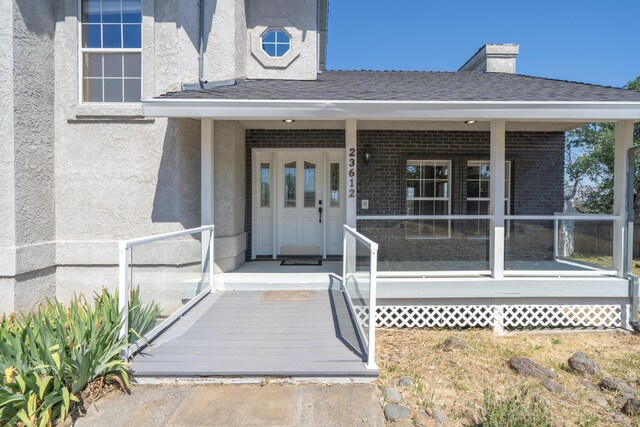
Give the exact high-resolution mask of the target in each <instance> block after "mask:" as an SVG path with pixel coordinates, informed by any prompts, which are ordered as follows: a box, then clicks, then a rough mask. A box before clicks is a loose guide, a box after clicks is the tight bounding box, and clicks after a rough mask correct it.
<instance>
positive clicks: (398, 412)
mask: <svg viewBox="0 0 640 427" xmlns="http://www.w3.org/2000/svg"><path fill="white" fill-rule="evenodd" d="M410 415H411V411H410V410H409V408H407V407H406V406H402V405H398V404H396V403H387V404H386V405H384V416H385V418H386V419H387V420H388V421H390V422H395V421H401V420H406V419H407V418H409V416H410Z"/></svg>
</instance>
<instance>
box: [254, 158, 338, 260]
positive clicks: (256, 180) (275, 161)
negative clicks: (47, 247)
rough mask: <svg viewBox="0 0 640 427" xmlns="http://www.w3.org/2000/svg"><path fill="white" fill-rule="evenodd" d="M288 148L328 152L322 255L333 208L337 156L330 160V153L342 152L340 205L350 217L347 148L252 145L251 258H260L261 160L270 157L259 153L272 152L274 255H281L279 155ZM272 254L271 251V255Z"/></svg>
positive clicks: (323, 161) (325, 162) (323, 166)
mask: <svg viewBox="0 0 640 427" xmlns="http://www.w3.org/2000/svg"><path fill="white" fill-rule="evenodd" d="M286 152H300V153H303V152H313V153H318V152H321V153H324V155H323V156H322V165H321V167H322V168H323V171H324V178H323V179H324V183H323V194H322V195H321V196H322V199H321V200H324V201H325V205H326V206H325V210H326V211H327V212H326V213H325V214H324V215H323V218H324V219H323V221H322V231H321V233H322V239H321V240H322V243H321V247H320V255H321V257H322V258H323V259H326V258H327V222H328V221H327V220H326V219H328V214H329V212H328V208H329V200H330V198H329V192H330V191H331V190H330V188H329V187H330V185H328V184H329V177H330V170H329V169H330V166H329V165H330V163H332V162H333V160H330V159H329V158H328V157H329V153H333V154H338V155H339V156H338V158H339V159H340V160H339V162H340V165H341V168H340V190H341V191H340V198H341V200H340V206H341V207H342V212H343V217H344V218H345V220H346V209H347V206H346V205H347V203H346V194H345V188H343V185H344V183H343V181H344V176H345V175H344V174H345V173H346V167H345V163H344V158H345V149H344V148H252V149H251V176H250V180H251V259H256V256H257V246H258V242H257V230H258V228H257V227H258V223H257V221H258V203H259V200H260V197H259V196H260V179H259V178H260V171H259V168H260V163H261V162H265V161H267V160H266V159H261V160H260V161H259V160H258V153H271V156H269V157H268V161H269V163H270V164H271V174H270V177H269V182H270V188H271V191H270V194H269V201H270V204H271V209H272V211H271V246H272V250H271V256H272V258H273V259H277V258H278V244H279V241H278V239H279V229H278V227H279V225H280V224H279V223H280V221H278V213H279V210H280V209H279V206H278V204H277V200H278V194H279V193H278V192H279V191H281V189H280V188H278V186H277V183H278V172H279V170H278V162H279V161H280V159H279V155H278V154H279V153H286ZM267 256H268V255H267Z"/></svg>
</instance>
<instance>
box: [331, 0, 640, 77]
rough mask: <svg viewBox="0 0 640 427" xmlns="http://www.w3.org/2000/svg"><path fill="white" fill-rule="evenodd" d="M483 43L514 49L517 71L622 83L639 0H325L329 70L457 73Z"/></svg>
mask: <svg viewBox="0 0 640 427" xmlns="http://www.w3.org/2000/svg"><path fill="white" fill-rule="evenodd" d="M634 21H635V22H634ZM485 43H518V44H520V55H519V56H518V59H517V72H518V73H519V74H527V75H533V76H539V77H548V78H554V79H562V80H572V81H580V82H585V83H593V84H600V85H608V86H624V85H625V84H627V82H629V81H630V80H633V79H635V78H636V77H638V76H640V50H639V49H638V48H639V47H640V0H598V1H596V0H555V1H551V0H448V1H446V0H386V1H384V0H330V2H329V39H328V51H327V69H330V70H429V71H457V70H458V68H460V66H462V64H464V63H465V62H466V61H467V59H469V58H470V57H471V56H472V55H473V54H474V53H475V52H476V51H477V50H478V49H479V48H480V47H481V46H482V45H484V44H485Z"/></svg>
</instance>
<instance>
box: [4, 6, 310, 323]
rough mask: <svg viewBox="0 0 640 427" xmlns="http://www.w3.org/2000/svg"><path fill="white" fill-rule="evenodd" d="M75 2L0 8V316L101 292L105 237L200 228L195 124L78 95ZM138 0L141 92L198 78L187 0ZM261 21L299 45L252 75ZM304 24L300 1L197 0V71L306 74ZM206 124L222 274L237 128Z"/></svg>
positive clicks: (232, 264)
mask: <svg viewBox="0 0 640 427" xmlns="http://www.w3.org/2000/svg"><path fill="white" fill-rule="evenodd" d="M78 1H79V0H51V1H36V0H14V1H13V2H2V3H1V5H0V7H1V8H2V9H0V23H1V24H2V25H1V28H0V70H1V71H2V74H1V75H2V79H0V97H1V98H2V99H3V100H6V102H2V103H1V104H0V109H1V113H2V117H7V118H9V120H3V121H2V123H0V154H1V156H0V178H1V179H2V182H3V183H9V185H7V186H2V188H0V215H2V217H3V219H6V220H5V221H2V222H0V296H2V304H3V305H2V306H0V310H2V311H6V310H12V309H14V308H28V307H29V306H31V305H32V304H33V303H34V302H35V301H36V300H37V299H38V298H37V297H40V298H41V297H44V296H50V295H52V293H53V290H54V288H55V291H56V294H57V295H58V296H60V297H62V298H64V299H67V298H68V297H69V296H70V295H71V293H72V292H76V291H83V292H85V293H91V292H92V291H93V290H96V289H99V288H100V287H101V286H109V287H113V286H114V285H115V283H114V280H115V277H116V276H115V269H116V264H117V241H118V240H120V239H126V238H132V237H136V236H144V235H150V234H157V233H162V232H166V231H173V230H177V229H183V228H190V227H194V226H197V225H199V224H200V126H199V122H198V121H195V120H187V119H184V120H167V119H149V118H144V117H143V112H142V109H141V106H140V105H139V104H128V105H117V104H110V105H96V104H94V105H91V104H81V103H80V102H79V99H80V93H79V86H80V85H79V78H80V77H79V76H78V61H79V52H78V44H79V34H78V10H79V8H78ZM8 3H9V4H8ZM142 4H143V29H142V37H143V42H142V44H143V52H142V58H143V85H142V86H143V97H153V96H157V95H159V94H162V93H165V92H167V91H171V90H180V89H181V87H182V86H183V85H193V84H194V83H197V79H198V2H196V1H194V2H165V1H159V0H142ZM245 5H246V6H245ZM245 7H246V10H245ZM283 11H285V12H283ZM273 17H275V18H278V17H281V18H285V19H287V20H289V21H290V22H291V23H292V24H293V25H295V27H296V28H297V29H299V30H300V31H301V34H302V36H301V37H300V39H299V42H300V47H301V48H304V49H303V50H304V52H301V53H300V56H299V57H298V58H297V59H296V60H295V61H293V62H292V63H291V65H290V66H288V67H285V68H278V69H268V70H266V71H265V70H264V69H262V68H261V66H259V64H257V63H256V62H255V61H254V60H253V59H252V56H251V54H250V53H249V45H250V43H249V38H250V33H251V28H249V27H252V28H255V26H257V25H266V24H268V22H267V21H269V20H270V19H271V18H273ZM248 24H249V25H248ZM315 25H316V2H315V1H313V0H304V1H300V2H291V1H283V0H269V1H259V2H258V1H250V2H245V1H244V0H211V1H206V9H205V29H204V35H205V58H204V78H205V79H206V80H208V81H210V82H215V81H223V80H229V79H235V78H242V77H244V76H247V75H249V74H251V75H253V76H254V77H261V78H265V77H271V78H276V77H279V76H280V77H283V78H301V79H308V78H315V76H316V69H317V64H316V56H317V55H316V40H315ZM252 61H253V62H252ZM249 63H251V65H250V64H249ZM250 67H251V69H252V70H253V71H252V72H248V71H247V70H248V68H250ZM261 70H262V71H261ZM54 94H55V96H54ZM215 129H216V131H215V140H216V146H215V147H216V148H215V156H216V164H215V180H216V184H215V191H216V198H217V200H218V201H217V203H216V206H215V217H216V223H217V224H216V225H217V228H216V235H217V243H216V262H217V267H218V269H219V270H221V271H227V270H229V269H234V268H236V267H237V266H238V265H240V264H241V263H242V262H243V261H244V250H245V247H246V235H245V221H244V209H245V188H246V183H245V180H244V179H245V169H244V167H245V145H244V129H243V128H242V126H241V125H240V124H239V123H235V122H217V123H216V128H215ZM13 300H16V302H15V304H14V301H13Z"/></svg>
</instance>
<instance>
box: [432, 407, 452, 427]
mask: <svg viewBox="0 0 640 427" xmlns="http://www.w3.org/2000/svg"><path fill="white" fill-rule="evenodd" d="M433 419H434V420H436V427H442V426H445V425H447V423H448V422H449V417H447V415H446V414H445V413H444V412H443V411H442V409H441V408H440V407H438V406H436V407H435V408H433Z"/></svg>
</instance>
